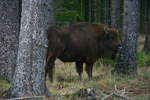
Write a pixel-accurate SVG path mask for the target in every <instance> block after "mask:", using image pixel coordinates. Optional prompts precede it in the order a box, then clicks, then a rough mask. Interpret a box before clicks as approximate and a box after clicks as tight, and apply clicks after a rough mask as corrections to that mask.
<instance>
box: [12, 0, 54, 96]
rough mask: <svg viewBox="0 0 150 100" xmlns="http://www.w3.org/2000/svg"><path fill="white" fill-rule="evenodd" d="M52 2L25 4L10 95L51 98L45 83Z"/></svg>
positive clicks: (37, 0)
mask: <svg viewBox="0 0 150 100" xmlns="http://www.w3.org/2000/svg"><path fill="white" fill-rule="evenodd" d="M53 5H54V4H53V2H52V0H22V14H21V15H22V18H21V29H20V36H19V49H18V57H17V66H16V70H15V74H14V78H13V84H12V88H11V89H10V90H11V91H10V95H11V96H15V97H23V96H44V95H46V96H48V95H49V92H48V89H47V88H46V84H45V81H44V74H45V58H46V45H47V35H46V29H47V27H48V20H49V19H50V20H49V21H50V23H51V22H52V21H53V15H52V8H53Z"/></svg>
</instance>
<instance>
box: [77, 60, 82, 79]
mask: <svg viewBox="0 0 150 100" xmlns="http://www.w3.org/2000/svg"><path fill="white" fill-rule="evenodd" d="M76 71H77V73H78V74H79V78H80V80H82V72H83V62H76Z"/></svg>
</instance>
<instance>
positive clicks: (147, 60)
mask: <svg viewBox="0 0 150 100" xmlns="http://www.w3.org/2000/svg"><path fill="white" fill-rule="evenodd" d="M137 64H138V66H139V67H142V66H148V65H150V54H146V53H145V52H142V51H139V52H137Z"/></svg>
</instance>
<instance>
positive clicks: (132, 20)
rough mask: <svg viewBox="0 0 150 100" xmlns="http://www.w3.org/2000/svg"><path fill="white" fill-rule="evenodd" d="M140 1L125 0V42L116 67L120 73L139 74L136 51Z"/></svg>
mask: <svg viewBox="0 0 150 100" xmlns="http://www.w3.org/2000/svg"><path fill="white" fill-rule="evenodd" d="M138 20H139V1H138V0H124V21H123V22H124V24H123V32H124V34H125V41H124V44H123V48H122V49H121V54H120V59H119V61H118V63H117V65H116V71H117V72H118V73H122V74H127V75H135V74H137V63H136V49H137V37H138V26H139V23H138Z"/></svg>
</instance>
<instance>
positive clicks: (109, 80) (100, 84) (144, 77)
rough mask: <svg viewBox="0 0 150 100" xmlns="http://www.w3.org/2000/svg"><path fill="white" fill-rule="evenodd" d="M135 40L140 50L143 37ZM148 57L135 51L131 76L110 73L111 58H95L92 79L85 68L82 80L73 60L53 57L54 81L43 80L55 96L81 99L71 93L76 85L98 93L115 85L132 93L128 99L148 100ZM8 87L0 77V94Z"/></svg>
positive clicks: (149, 67) (70, 99)
mask: <svg viewBox="0 0 150 100" xmlns="http://www.w3.org/2000/svg"><path fill="white" fill-rule="evenodd" d="M139 40H140V41H139V42H138V44H139V45H140V46H139V47H138V52H141V50H142V48H143V43H144V42H143V41H144V39H143V37H140V39H139ZM149 58H150V56H147V55H145V54H144V55H143V53H139V54H138V75H137V76H134V77H129V76H118V75H112V74H111V70H112V69H113V65H114V64H113V63H112V62H111V61H104V60H103V61H101V62H100V61H98V62H97V63H96V64H95V65H94V70H93V80H92V81H88V77H87V74H86V73H85V71H84V73H83V80H82V81H79V78H78V74H77V73H76V71H75V65H74V63H65V64H64V63H62V62H61V61H59V60H57V61H56V69H55V77H54V83H50V81H49V80H48V78H47V81H46V83H47V86H48V88H49V90H50V92H51V93H52V94H53V95H54V98H55V97H56V98H58V99H55V100H82V99H79V98H78V97H77V96H76V97H74V95H75V93H77V91H79V90H80V89H83V88H88V87H93V88H96V92H97V93H99V94H110V93H112V92H113V91H115V89H116V88H117V90H124V91H125V94H126V96H127V97H132V99H129V100H150V65H149V64H147V62H150V59H149ZM143 59H144V60H143ZM102 62H105V64H104V63H102ZM106 63H107V64H106ZM9 87H10V84H9V83H7V81H4V80H2V79H0V97H1V94H2V92H4V91H5V90H7V89H8V88H9ZM47 100H50V99H47ZM106 100H118V99H106ZM120 100H123V99H120Z"/></svg>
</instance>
